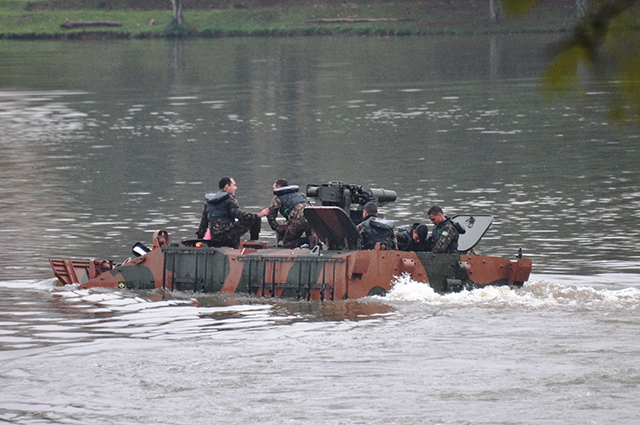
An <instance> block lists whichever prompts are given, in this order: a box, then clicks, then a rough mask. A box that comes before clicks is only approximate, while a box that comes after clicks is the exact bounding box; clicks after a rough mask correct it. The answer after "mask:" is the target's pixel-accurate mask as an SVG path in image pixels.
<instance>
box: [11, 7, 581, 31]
mask: <svg viewBox="0 0 640 425" xmlns="http://www.w3.org/2000/svg"><path fill="white" fill-rule="evenodd" d="M213 4H215V5H216V7H218V8H217V9H212V8H211V5H213ZM267 6H268V7H267ZM170 9H171V2H170V1H169V0H162V1H160V0H137V1H134V0H66V1H63V0H57V1H52V0H28V1H27V0H0V37H1V38H93V37H114V38H115V37H117V38H127V37H128V38H144V37H161V36H162V35H163V31H165V29H166V28H167V26H168V25H169V24H170V23H171V22H172V18H173V16H172V12H171V10H170ZM574 9H575V0H553V1H546V2H543V4H542V7H540V8H538V9H537V10H536V12H535V13H532V14H530V15H528V16H526V17H525V18H523V19H518V20H516V19H512V18H505V19H503V20H502V22H500V23H498V24H495V23H491V22H489V3H488V0H455V1H453V0H423V1H394V2H391V1H384V0H379V1H364V0H354V1H349V2H340V1H335V0H327V1H320V2H314V1H307V0H297V1H294V0H281V1H278V0H247V1H241V0H237V1H224V0H218V1H212V0H206V1H205V0H187V1H185V9H184V20H185V27H186V31H187V32H186V33H185V34H188V36H192V37H229V36H295V35H397V36H409V35H429V34H444V33H452V34H477V33H504V32H550V31H564V30H566V29H568V28H570V27H571V25H572V24H573V22H574V13H575V10H574ZM344 18H351V19H354V18H374V19H379V18H394V19H400V20H401V21H397V22H362V23H345V22H337V23H310V22H305V21H307V20H310V19H344ZM66 19H68V20H71V21H118V22H121V23H122V26H121V27H85V28H80V29H63V28H61V27H60V25H61V24H62V23H63V22H64V21H65V20H66ZM150 20H153V25H152V26H151V25H149V22H150Z"/></svg>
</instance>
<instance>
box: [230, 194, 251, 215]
mask: <svg viewBox="0 0 640 425" xmlns="http://www.w3.org/2000/svg"><path fill="white" fill-rule="evenodd" d="M229 212H230V213H231V216H232V217H234V218H237V219H238V220H243V219H250V218H257V217H258V214H254V213H251V212H248V211H243V210H241V209H240V205H238V200H237V199H236V198H235V196H231V197H230V198H229Z"/></svg>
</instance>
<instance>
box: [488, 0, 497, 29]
mask: <svg viewBox="0 0 640 425" xmlns="http://www.w3.org/2000/svg"><path fill="white" fill-rule="evenodd" d="M489 18H490V21H491V23H494V24H497V23H498V22H500V0H490V1H489Z"/></svg>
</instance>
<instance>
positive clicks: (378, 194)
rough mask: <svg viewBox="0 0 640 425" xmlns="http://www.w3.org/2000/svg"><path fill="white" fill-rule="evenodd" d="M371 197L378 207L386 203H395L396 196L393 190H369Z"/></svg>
mask: <svg viewBox="0 0 640 425" xmlns="http://www.w3.org/2000/svg"><path fill="white" fill-rule="evenodd" d="M371 195H373V197H374V198H376V200H377V203H378V205H384V204H386V203H387V202H395V200H396V199H397V198H398V194H397V193H396V192H395V191H394V190H386V189H371Z"/></svg>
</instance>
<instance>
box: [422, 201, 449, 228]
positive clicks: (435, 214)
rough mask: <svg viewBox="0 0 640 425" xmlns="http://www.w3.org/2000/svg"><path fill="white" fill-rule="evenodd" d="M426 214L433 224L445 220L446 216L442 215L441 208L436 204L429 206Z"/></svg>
mask: <svg viewBox="0 0 640 425" xmlns="http://www.w3.org/2000/svg"><path fill="white" fill-rule="evenodd" d="M427 215H428V216H429V220H431V222H432V223H433V224H435V225H438V224H440V223H442V222H443V221H445V220H446V218H445V217H444V213H443V212H442V208H440V207H439V206H437V205H434V206H432V207H431V208H429V212H428V213H427Z"/></svg>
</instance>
